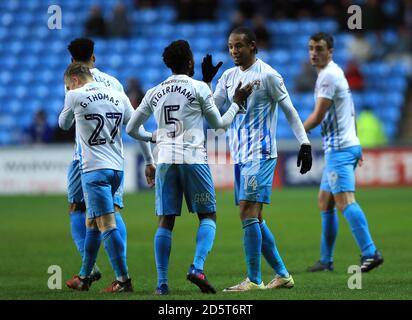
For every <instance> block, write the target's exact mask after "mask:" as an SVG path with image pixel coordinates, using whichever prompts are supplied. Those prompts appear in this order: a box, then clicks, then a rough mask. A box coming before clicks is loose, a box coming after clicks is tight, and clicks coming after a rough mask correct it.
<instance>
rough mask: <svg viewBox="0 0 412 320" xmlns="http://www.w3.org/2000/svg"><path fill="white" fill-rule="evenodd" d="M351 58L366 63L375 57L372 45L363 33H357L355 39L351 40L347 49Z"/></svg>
mask: <svg viewBox="0 0 412 320" xmlns="http://www.w3.org/2000/svg"><path fill="white" fill-rule="evenodd" d="M346 49H347V51H348V53H349V56H350V57H351V58H352V59H353V60H355V61H357V62H360V63H362V62H366V61H368V60H370V59H371V58H372V56H373V48H372V44H371V43H370V42H369V41H368V39H367V38H366V37H365V33H364V32H363V31H359V30H358V31H356V32H355V35H354V37H352V39H350V41H348V43H347V47H346Z"/></svg>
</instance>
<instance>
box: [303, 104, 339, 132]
mask: <svg viewBox="0 0 412 320" xmlns="http://www.w3.org/2000/svg"><path fill="white" fill-rule="evenodd" d="M331 105H332V100H330V99H327V98H324V97H319V98H317V99H316V105H315V109H314V110H313V112H312V113H311V114H310V115H309V117H308V118H307V119H306V120H305V123H304V124H303V125H304V127H305V130H306V132H309V131H310V130H312V129H313V128H316V127H317V126H318V125H319V124H320V123H321V122H322V120H323V119H324V118H325V115H326V112H327V111H328V109H329V107H330V106H331Z"/></svg>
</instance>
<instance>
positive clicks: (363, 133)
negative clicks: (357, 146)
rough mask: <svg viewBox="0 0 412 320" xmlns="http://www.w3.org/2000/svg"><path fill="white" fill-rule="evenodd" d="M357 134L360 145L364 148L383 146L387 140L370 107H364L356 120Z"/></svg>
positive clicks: (379, 122)
mask: <svg viewBox="0 0 412 320" xmlns="http://www.w3.org/2000/svg"><path fill="white" fill-rule="evenodd" d="M356 124H357V133H358V138H359V141H360V143H361V145H362V146H363V147H365V148H375V147H382V146H385V145H386V143H387V138H386V134H385V130H384V128H383V125H382V123H381V121H380V120H379V119H378V117H377V116H376V115H375V114H374V112H373V110H372V108H371V107H370V106H366V107H365V108H364V109H363V110H362V112H361V113H360V114H359V116H358V118H357V120H356Z"/></svg>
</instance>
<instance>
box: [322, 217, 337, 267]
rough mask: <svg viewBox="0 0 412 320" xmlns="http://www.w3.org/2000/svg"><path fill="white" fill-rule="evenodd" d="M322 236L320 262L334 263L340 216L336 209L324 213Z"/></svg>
mask: <svg viewBox="0 0 412 320" xmlns="http://www.w3.org/2000/svg"><path fill="white" fill-rule="evenodd" d="M320 215H321V219H322V236H321V240H320V262H321V263H323V264H327V263H329V262H333V250H334V249H335V241H336V236H337V234H338V215H337V213H336V209H332V210H327V211H322V212H321V213H320Z"/></svg>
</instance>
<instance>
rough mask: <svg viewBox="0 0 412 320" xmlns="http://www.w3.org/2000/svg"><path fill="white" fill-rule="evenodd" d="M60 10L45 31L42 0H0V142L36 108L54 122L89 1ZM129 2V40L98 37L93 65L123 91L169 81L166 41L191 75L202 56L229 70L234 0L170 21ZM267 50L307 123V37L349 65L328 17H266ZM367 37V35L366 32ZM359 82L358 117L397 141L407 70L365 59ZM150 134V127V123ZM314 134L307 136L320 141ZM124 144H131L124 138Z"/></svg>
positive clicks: (281, 133) (391, 35) (282, 127)
mask: <svg viewBox="0 0 412 320" xmlns="http://www.w3.org/2000/svg"><path fill="white" fill-rule="evenodd" d="M57 2H58V3H59V5H60V6H61V8H62V13H63V14H62V25H63V28H62V29H60V30H58V29H56V30H49V29H48V27H47V18H48V15H47V9H48V4H47V2H44V1H41V0H32V1H28V2H26V1H1V2H0V12H1V13H2V14H1V16H0V42H1V44H2V45H1V46H0V59H1V61H2V65H3V67H2V69H1V71H0V101H1V102H0V110H1V113H0V145H12V144H19V143H22V142H23V134H22V132H23V130H24V128H25V127H26V126H27V125H28V124H29V122H30V120H31V119H32V118H33V114H34V113H35V112H36V110H37V109H38V108H40V107H42V108H46V110H47V114H48V117H47V119H48V122H49V124H50V125H51V126H52V127H56V125H57V116H58V113H59V112H60V110H61V108H62V105H63V100H64V87H63V78H62V75H63V71H64V69H65V67H66V66H67V64H68V63H69V62H70V61H69V54H68V52H67V50H66V47H67V44H68V42H69V41H70V40H71V39H73V38H75V37H79V36H82V35H83V34H84V28H83V27H84V21H85V20H86V18H87V15H88V13H89V8H90V6H92V5H93V3H94V2H93V1H90V0H88V1H84V0H67V1H63V0H61V1H57ZM116 2H117V0H107V1H102V2H101V3H102V5H101V8H102V11H103V13H104V15H105V17H108V16H109V15H110V14H111V12H112V8H113V6H114V5H115V4H116ZM132 2H133V1H132V0H128V1H124V3H125V5H126V7H127V8H128V13H129V17H130V20H131V22H132V25H133V30H131V37H129V38H127V39H115V38H108V39H106V38H105V39H103V38H96V39H94V40H95V43H96V44H95V53H96V57H97V61H96V66H97V67H98V68H99V69H101V70H103V71H105V72H107V73H109V74H111V75H113V76H115V77H117V78H118V79H119V80H120V81H121V82H122V83H123V85H124V86H125V85H126V81H127V78H129V77H130V76H134V77H137V78H138V79H139V80H140V82H141V83H142V87H143V89H144V90H147V89H149V88H150V87H151V86H153V85H155V84H157V83H158V82H160V81H161V80H163V79H164V78H166V77H167V76H168V70H167V69H166V67H164V65H163V62H162V57H161V54H162V50H163V48H164V47H165V46H166V45H167V44H168V43H169V42H170V41H172V40H176V39H178V38H184V39H186V40H188V41H189V42H190V43H191V46H192V49H193V52H194V55H195V61H196V62H197V65H196V68H195V78H196V79H200V78H201V68H200V63H201V61H202V58H203V56H204V54H206V53H212V54H213V56H214V61H219V60H221V61H223V62H224V65H223V67H222V68H221V70H220V71H219V73H218V75H217V77H216V78H215V80H214V81H215V83H214V85H215V84H216V79H218V78H219V77H220V75H221V74H222V72H223V70H225V69H227V68H230V67H232V62H231V59H230V57H229V55H228V54H227V50H226V40H227V34H228V32H229V28H230V21H229V19H227V17H228V14H227V12H228V10H230V9H231V8H233V6H234V1H225V2H223V4H222V6H221V8H220V9H219V11H218V14H217V17H218V20H217V21H215V22H194V23H188V22H184V23H176V20H175V19H176V12H175V10H174V8H173V7H171V6H160V7H157V8H155V9H153V8H147V9H146V8H145V9H139V10H138V9H136V8H134V6H133V3H132ZM267 29H268V30H269V32H270V34H271V37H272V39H271V40H272V41H271V42H272V43H273V49H271V50H267V51H263V50H262V51H260V52H259V54H258V57H262V59H263V60H265V61H266V62H268V63H270V64H271V65H272V66H273V67H274V68H275V69H277V70H278V71H279V72H280V73H281V74H282V75H283V76H284V78H285V82H286V85H287V87H288V88H289V91H290V94H291V97H292V101H293V102H294V104H295V105H296V108H297V109H298V112H299V113H300V115H301V117H303V118H306V117H307V116H308V114H309V112H310V111H311V110H312V108H313V103H314V100H313V93H312V92H308V93H297V92H294V89H293V88H294V78H295V77H296V75H297V74H298V73H299V71H300V68H301V66H302V64H303V62H304V61H305V60H306V59H307V42H308V38H309V36H310V35H311V34H312V33H314V32H317V31H326V32H330V33H332V34H333V35H334V36H335V43H336V51H335V55H334V60H335V61H336V62H337V63H338V64H340V65H341V66H342V68H343V69H344V67H345V65H346V63H347V62H348V54H347V52H345V50H344V48H345V44H346V43H347V41H349V40H350V39H351V37H352V36H351V35H350V34H348V33H344V32H343V33H342V32H339V26H338V23H337V22H335V21H333V20H328V19H316V21H315V20H310V19H306V20H299V21H297V20H281V21H280V20H279V21H275V20H267ZM367 36H368V37H369V38H370V39H372V38H373V35H367ZM397 37H398V35H397V33H396V32H394V31H393V30H385V32H384V37H383V41H385V42H386V43H387V44H388V45H389V44H393V43H396V41H397ZM360 67H361V71H362V73H363V75H364V77H365V83H366V89H365V90H364V91H361V92H355V93H354V94H353V96H354V102H355V106H356V109H357V112H360V111H361V110H362V108H363V107H364V106H366V105H368V106H371V107H372V109H373V110H374V111H375V112H376V114H377V116H378V117H379V118H380V120H382V122H383V123H384V126H385V131H386V134H387V136H388V138H389V141H390V142H391V141H393V140H394V139H395V138H396V136H397V128H398V122H399V120H400V118H401V114H402V108H403V105H404V102H405V94H406V90H407V86H408V74H409V72H410V70H409V69H408V68H407V66H405V65H404V64H401V63H391V64H389V63H387V62H378V61H374V62H368V63H362V64H361V65H360ZM279 115H280V118H279V127H278V133H277V134H278V138H280V139H289V138H292V136H293V133H292V131H291V130H290V128H289V127H288V125H287V123H286V119H285V117H284V116H283V114H282V112H279ZM149 127H150V129H152V130H154V129H155V124H154V123H151V124H150V125H149ZM319 135H320V131H319V129H318V130H317V131H315V132H314V133H312V136H311V137H312V138H313V137H319ZM126 141H130V138H127V139H126Z"/></svg>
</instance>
